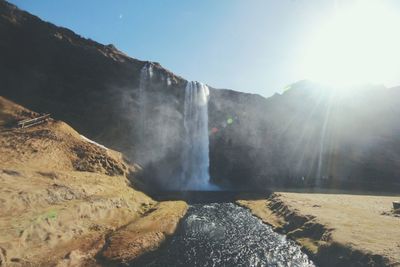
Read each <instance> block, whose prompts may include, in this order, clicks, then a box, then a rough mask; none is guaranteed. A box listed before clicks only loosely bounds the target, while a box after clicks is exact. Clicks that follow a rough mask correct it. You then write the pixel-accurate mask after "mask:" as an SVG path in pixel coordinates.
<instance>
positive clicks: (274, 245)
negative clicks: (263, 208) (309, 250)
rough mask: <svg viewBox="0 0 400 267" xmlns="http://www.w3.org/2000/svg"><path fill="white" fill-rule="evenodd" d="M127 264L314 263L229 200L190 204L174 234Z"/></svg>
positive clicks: (303, 264) (243, 264) (277, 264)
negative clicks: (154, 249)
mask: <svg viewBox="0 0 400 267" xmlns="http://www.w3.org/2000/svg"><path fill="white" fill-rule="evenodd" d="M131 266H154V267H155V266H158V267H161V266H162V267H167V266H185V267H186V266H187V267H192V266H193V267H195V266H314V264H313V263H312V262H311V261H310V260H309V259H308V257H307V255H306V254H304V253H303V252H302V251H301V250H300V248H299V246H297V245H296V244H295V243H294V242H293V241H291V240H288V239H286V237H285V236H283V235H280V234H278V233H275V232H273V231H272V228H271V227H270V226H268V225H265V224H263V223H262V222H261V221H260V220H259V219H258V218H256V217H254V216H252V214H251V213H250V212H249V211H248V210H247V209H244V208H242V207H239V206H237V205H235V204H233V203H212V204H195V205H191V206H190V208H189V210H188V212H187V214H186V216H185V217H184V218H183V220H182V221H181V224H180V225H179V227H178V229H177V232H176V233H175V235H174V236H173V237H172V238H170V239H169V240H167V241H166V243H165V244H164V245H163V246H162V247H161V248H160V249H158V250H157V251H155V252H152V253H150V254H147V255H145V256H143V257H142V258H141V259H139V260H138V261H137V262H134V263H132V264H131Z"/></svg>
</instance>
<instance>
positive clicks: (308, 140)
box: [0, 1, 400, 189]
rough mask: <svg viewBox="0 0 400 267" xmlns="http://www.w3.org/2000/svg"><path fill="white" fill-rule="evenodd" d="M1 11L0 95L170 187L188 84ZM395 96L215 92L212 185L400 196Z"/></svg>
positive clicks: (388, 92) (12, 10)
mask: <svg viewBox="0 0 400 267" xmlns="http://www.w3.org/2000/svg"><path fill="white" fill-rule="evenodd" d="M0 15H1V16H0V58H1V59H2V60H1V62H0V77H1V83H2V86H1V87H0V94H1V95H3V96H6V97H8V98H10V99H12V100H14V101H16V102H17V103H20V104H22V105H24V106H26V107H28V108H31V109H34V110H36V111H38V112H50V113H52V116H53V117H55V118H57V119H61V120H63V121H66V122H68V123H69V124H70V125H72V126H73V127H74V128H75V129H77V130H78V131H79V132H81V133H82V134H83V135H85V136H87V137H88V138H90V139H92V140H95V141H97V142H99V143H101V144H104V145H105V146H107V147H110V148H113V149H116V150H119V151H122V152H124V154H125V155H127V156H128V157H129V158H130V159H132V160H133V161H135V162H138V163H140V165H142V166H143V167H144V170H145V172H144V176H143V177H144V181H145V182H146V183H147V184H148V185H150V188H151V189H157V188H167V187H170V186H171V184H172V183H173V181H174V177H176V176H177V175H178V174H179V173H180V168H181V162H182V143H183V142H182V141H183V135H184V129H183V119H182V118H183V100H184V92H185V90H184V88H185V86H186V83H187V81H186V80H184V79H183V78H181V77H178V76H176V75H174V74H173V73H171V72H169V71H168V70H166V69H164V68H162V67H161V66H160V65H159V64H158V63H151V62H144V61H139V60H136V59H133V58H130V57H128V56H127V55H125V54H123V53H122V52H120V51H118V50H117V49H116V48H115V47H114V46H112V45H102V44H99V43H97V42H94V41H92V40H90V39H84V38H82V37H80V36H78V35H76V34H75V33H73V32H72V31H70V30H68V29H65V28H60V27H57V26H54V25H52V24H50V23H46V22H43V21H41V20H40V19H39V18H37V17H35V16H32V15H30V14H28V13H26V12H23V11H20V10H18V9H17V8H16V7H15V6H13V5H10V4H8V3H7V2H4V1H0ZM148 65H150V66H151V68H152V77H151V80H150V82H149V84H148V86H146V87H145V93H146V103H147V105H146V107H145V108H143V106H141V102H140V97H139V96H140V88H141V74H142V70H143V68H144V67H145V66H148ZM142 89H143V88H142ZM399 91H400V90H399V89H396V88H393V89H385V88H382V87H366V88H364V90H354V92H355V93H354V94H352V95H346V94H344V95H343V96H337V95H335V94H333V93H332V91H330V90H329V89H327V88H322V87H321V86H318V85H315V84H311V83H307V82H300V83H297V84H295V85H293V86H292V88H291V89H290V90H288V91H286V92H285V93H284V94H282V95H279V94H277V95H274V96H272V97H270V98H267V99H266V98H263V97H261V96H258V95H253V94H245V93H240V92H235V91H232V90H220V89H213V88H210V99H209V132H210V173H211V179H212V181H213V182H215V183H218V184H221V185H227V186H233V187H252V188H256V189H261V188H263V187H269V186H290V187H299V186H300V187H304V186H307V187H309V186H336V187H341V186H342V187H343V186H346V187H349V186H350V187H354V188H358V189H361V188H363V187H368V188H375V187H379V186H380V185H381V184H382V185H384V187H389V188H392V187H393V184H396V183H397V184H398V183H399V180H400V171H399V170H400V168H399V159H400V148H399V147H400V145H399V144H400V139H399V138H400V137H399V135H398V133H399V132H400V129H399V124H398V117H399V115H400V103H399V101H400V97H399V94H400V93H399ZM144 113H145V116H143V114H144ZM143 117H145V118H146V122H148V124H149V125H147V126H146V127H145V129H144V127H142V125H141V124H140V121H141V118H143ZM101 164H102V163H101ZM104 164H105V166H106V167H107V166H108V165H107V163H104ZM79 166H81V165H79ZM117 172H118V171H117ZM389 184H390V185H389Z"/></svg>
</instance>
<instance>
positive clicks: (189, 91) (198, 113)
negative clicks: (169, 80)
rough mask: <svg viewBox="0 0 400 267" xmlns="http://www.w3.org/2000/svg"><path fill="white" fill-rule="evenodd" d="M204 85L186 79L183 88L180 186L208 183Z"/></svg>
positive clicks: (191, 186) (206, 185) (203, 185)
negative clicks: (183, 128)
mask: <svg viewBox="0 0 400 267" xmlns="http://www.w3.org/2000/svg"><path fill="white" fill-rule="evenodd" d="M208 95H209V90H208V87H207V86H206V85H204V84H202V83H199V82H188V83H187V85H186V88H185V102H184V110H183V125H184V127H185V139H184V144H183V153H182V159H183V160H182V177H181V181H182V186H183V187H184V188H185V189H207V188H208V187H209V180H210V175H209V173H208V167H209V156H208V154H209V153H208V152H209V148H208V146H209V139H208V108H207V105H208Z"/></svg>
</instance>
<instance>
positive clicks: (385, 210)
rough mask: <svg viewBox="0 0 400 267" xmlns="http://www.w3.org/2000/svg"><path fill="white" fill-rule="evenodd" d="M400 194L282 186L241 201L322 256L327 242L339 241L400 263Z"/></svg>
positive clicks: (263, 218) (356, 249)
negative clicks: (398, 207) (398, 204)
mask: <svg viewBox="0 0 400 267" xmlns="http://www.w3.org/2000/svg"><path fill="white" fill-rule="evenodd" d="M399 198H400V197H396V196H382V195H379V196H375V195H351V194H310V193H282V192H280V193H276V194H275V195H273V196H272V197H271V198H270V199H267V200H255V201H251V200H250V201H249V200H247V201H239V204H241V205H243V206H245V207H247V208H249V209H251V210H252V212H253V214H254V215H256V216H258V217H260V218H261V219H262V220H263V221H264V222H266V223H269V224H271V225H272V226H274V227H275V229H278V230H283V231H284V232H285V231H286V232H287V233H288V235H289V236H291V237H292V238H294V239H295V240H297V241H298V242H299V243H300V244H302V245H303V246H304V247H305V248H306V249H307V250H308V251H309V252H310V253H313V254H316V256H318V250H319V249H320V251H319V253H321V247H323V248H326V247H329V246H330V245H332V244H334V245H335V246H340V247H342V248H347V249H349V250H351V251H353V252H351V253H352V255H354V254H355V252H354V251H356V253H361V254H365V255H370V256H371V257H372V258H373V257H374V255H378V256H382V257H383V258H384V259H385V260H386V263H387V264H391V265H400V218H398V217H395V216H394V215H393V214H392V213H391V209H392V202H393V201H395V200H399ZM349 257H350V256H349ZM351 257H353V256H351ZM360 258H361V256H360Z"/></svg>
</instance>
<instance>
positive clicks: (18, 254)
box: [0, 97, 186, 266]
mask: <svg viewBox="0 0 400 267" xmlns="http://www.w3.org/2000/svg"><path fill="white" fill-rule="evenodd" d="M36 116H38V114H37V113H35V112H32V111H30V110H27V109H25V108H23V107H21V106H19V105H16V104H14V103H13V102H11V101H8V100H6V99H5V98H3V97H0V158H1V159H2V160H1V162H0V183H1V186H0V266H56V265H57V266H81V265H82V266H99V265H103V264H107V263H108V262H109V261H110V262H116V263H121V262H124V261H127V260H132V259H134V258H135V257H137V256H139V255H141V254H143V253H144V252H146V251H149V250H152V249H154V248H156V247H158V245H159V244H160V243H161V242H162V241H163V239H164V238H165V237H166V236H167V235H169V234H171V233H172V232H173V231H174V229H175V227H176V225H177V223H178V221H179V218H180V217H182V216H183V215H184V213H185V211H186V204H185V203H183V202H167V203H158V202H156V201H154V200H152V199H151V198H150V197H148V196H147V195H145V194H144V193H142V192H140V191H137V190H135V189H133V187H132V184H133V183H134V182H135V176H137V175H138V172H139V171H140V167H139V166H138V165H135V164H130V163H128V162H126V161H125V160H124V158H123V156H122V154H120V153H118V152H116V151H113V150H110V149H107V148H105V147H103V146H101V145H98V144H96V143H94V142H93V141H90V140H88V139H87V138H84V137H83V136H81V135H80V134H78V133H77V132H76V131H75V130H74V129H72V128H71V127H70V126H68V125H67V124H65V123H64V122H62V121H55V120H53V119H49V120H48V121H47V122H45V123H44V124H40V125H37V126H33V127H30V128H14V127H12V126H13V125H15V122H16V121H18V120H22V119H27V118H32V117H36ZM128 177H129V178H128ZM166 215H168V216H166ZM130 225H146V226H147V228H145V227H142V228H139V229H135V228H133V229H130V228H129V227H130ZM126 227H128V230H125V228H126ZM120 231H124V237H125V238H127V239H129V238H131V239H133V237H134V238H135V240H133V241H132V242H130V246H135V245H136V246H137V247H138V248H137V249H136V250H135V251H134V252H132V250H131V248H130V247H129V246H126V245H124V244H118V245H117V246H112V247H109V244H112V239H111V237H112V236H113V235H117V234H118V233H119V232H120ZM104 251H106V252H107V253H105V252H104ZM110 253H114V254H120V255H124V257H119V258H117V259H115V258H110V257H108V254H110Z"/></svg>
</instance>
